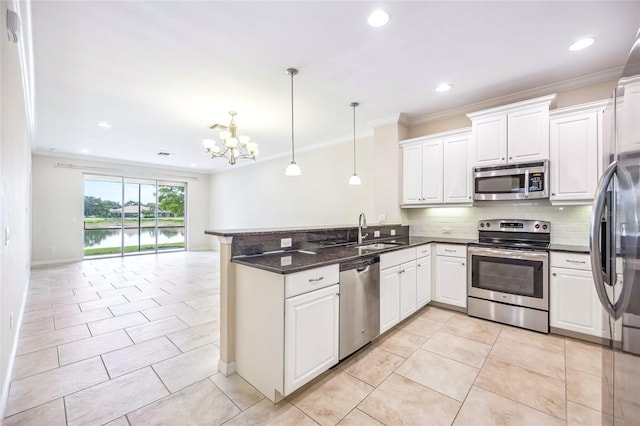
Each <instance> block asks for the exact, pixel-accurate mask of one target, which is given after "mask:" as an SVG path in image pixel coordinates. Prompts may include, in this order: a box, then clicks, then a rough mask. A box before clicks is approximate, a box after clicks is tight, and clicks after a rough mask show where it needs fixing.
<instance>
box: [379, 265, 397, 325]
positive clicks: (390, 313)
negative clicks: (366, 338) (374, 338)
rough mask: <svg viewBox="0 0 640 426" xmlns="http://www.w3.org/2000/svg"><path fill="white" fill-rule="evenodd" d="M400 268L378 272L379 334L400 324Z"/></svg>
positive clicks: (395, 267)
mask: <svg viewBox="0 0 640 426" xmlns="http://www.w3.org/2000/svg"><path fill="white" fill-rule="evenodd" d="M399 271H400V267H399V266H394V267H393V268H387V269H383V270H381V271H380V334H382V333H384V332H385V331H387V330H389V329H390V328H391V327H393V326H394V325H396V324H397V323H399V322H400V273H399Z"/></svg>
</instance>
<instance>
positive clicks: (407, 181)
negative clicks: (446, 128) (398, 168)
mask: <svg viewBox="0 0 640 426" xmlns="http://www.w3.org/2000/svg"><path fill="white" fill-rule="evenodd" d="M402 173H403V177H404V179H402V203H403V204H420V203H421V202H422V145H420V144H418V145H411V146H406V147H404V148H403V149H402Z"/></svg>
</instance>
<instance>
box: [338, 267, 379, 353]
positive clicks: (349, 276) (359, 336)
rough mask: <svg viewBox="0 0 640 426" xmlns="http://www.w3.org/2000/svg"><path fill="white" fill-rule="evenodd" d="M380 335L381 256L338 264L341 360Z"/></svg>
mask: <svg viewBox="0 0 640 426" xmlns="http://www.w3.org/2000/svg"><path fill="white" fill-rule="evenodd" d="M379 334H380V256H377V255H376V256H367V257H363V258H358V259H356V260H352V261H349V262H344V263H341V264H340V347H339V352H340V359H343V358H346V357H347V356H349V355H351V354H352V353H354V352H355V351H357V350H358V349H360V348H361V347H363V346H364V345H366V344H367V343H369V342H370V341H371V340H373V339H374V338H376V337H377V336H378V335H379Z"/></svg>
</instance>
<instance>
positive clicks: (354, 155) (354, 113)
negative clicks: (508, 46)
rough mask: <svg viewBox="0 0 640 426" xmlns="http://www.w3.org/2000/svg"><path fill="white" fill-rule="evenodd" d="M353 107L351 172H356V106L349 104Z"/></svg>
mask: <svg viewBox="0 0 640 426" xmlns="http://www.w3.org/2000/svg"><path fill="white" fill-rule="evenodd" d="M351 106H352V107H353V174H354V175H355V174H356V106H357V105H354V104H351Z"/></svg>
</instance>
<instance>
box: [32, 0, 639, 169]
mask: <svg viewBox="0 0 640 426" xmlns="http://www.w3.org/2000/svg"><path fill="white" fill-rule="evenodd" d="M379 7H381V8H383V9H385V10H386V11H387V12H389V13H390V15H391V20H390V22H389V24H387V25H386V26H385V27H382V28H372V27H369V26H368V25H367V22H366V19H367V16H368V14H369V13H370V12H371V11H373V10H375V9H376V8H379ZM31 9H32V25H33V50H34V68H35V94H36V135H35V141H34V152H40V153H52V152H55V153H56V154H60V155H71V156H86V157H87V158H108V159H112V160H128V161H136V162H142V163H149V164H154V165H162V166H166V167H177V168H185V169H192V170H198V171H207V172H209V171H215V170H220V169H224V168H228V167H231V166H229V165H228V163H226V162H225V161H223V160H221V159H216V160H211V159H209V158H208V156H207V155H206V153H205V152H204V150H203V148H202V143H201V141H202V139H203V138H211V137H212V136H213V135H214V133H213V131H211V130H209V129H208V128H209V126H210V125H212V124H214V123H216V122H218V123H225V124H226V123H228V121H229V116H228V114H227V113H228V111H229V110H235V111H237V112H238V116H237V118H236V122H237V125H238V129H239V133H242V134H248V135H250V136H251V137H252V138H253V141H254V142H257V143H258V144H259V145H260V157H259V159H258V161H260V159H265V158H269V157H274V156H279V155H281V156H287V155H288V154H289V153H290V145H291V133H290V132H291V111H290V77H289V76H288V75H287V74H286V71H285V70H286V69H287V68H289V67H296V68H298V69H299V70H300V74H298V76H296V77H295V79H294V90H295V134H296V147H297V149H304V148H305V147H309V146H312V145H316V144H321V143H326V142H330V141H336V140H349V139H350V138H352V132H353V127H352V126H353V122H352V110H351V108H350V106H349V104H350V103H351V102H352V101H359V102H360V104H361V106H360V107H358V109H357V125H356V127H357V133H358V134H359V135H361V134H367V132H370V131H371V129H369V128H368V127H367V122H369V121H372V120H376V119H380V118H383V117H387V116H389V115H392V114H396V113H405V114H407V115H408V117H409V118H410V119H414V120H415V119H418V120H419V119H420V118H422V117H424V116H425V115H429V114H434V113H437V112H440V111H444V110H448V109H452V108H457V107H460V106H463V105H466V104H470V103H474V102H479V101H483V100H487V99H491V98H496V97H500V96H505V95H508V94H511V93H514V92H519V91H524V90H530V89H533V88H537V87H540V86H545V85H549V84H553V83H557V82H559V81H564V80H569V79H574V78H577V77H581V76H585V75H589V74H593V73H599V72H602V71H606V70H611V69H612V68H616V67H620V66H621V65H623V64H624V61H625V59H626V56H627V53H628V51H629V49H630V47H631V44H632V43H633V40H634V37H635V34H636V31H637V29H638V26H639V25H640V2H628V1H625V2H613V1H599V2H592V1H588V2H575V1H570V2H569V1H567V2H564V1H544V2H533V1H527V2H520V1H517V2H516V1H509V2H507V1H502V2H485V1H472V2H457V1H442V2H432V1H423V2H416V1H412V2H401V1H376V2H368V1H356V2H343V1H339V2H333V1H299V2H283V1H278V2H275V1H257V2H245V1H228V2H218V1H198V2H191V1H117V2H116V1H68V2H61V1H33V2H32V4H31ZM584 36H593V37H595V38H596V39H597V41H596V43H595V44H594V45H593V46H592V47H590V48H589V49H586V50H583V51H580V52H570V51H569V50H567V47H568V45H569V44H571V43H572V42H573V41H575V40H576V39H578V38H581V37H584ZM605 74H606V73H605ZM443 81H448V82H451V83H452V84H453V89H452V90H451V91H449V92H447V93H436V92H435V91H434V89H435V87H436V85H437V84H439V83H441V82H443ZM101 121H106V122H108V123H109V124H111V126H112V127H111V128H110V129H104V128H100V127H98V126H97V124H98V123H99V122H101ZM52 150H55V151H52ZM83 150H88V151H89V153H86V152H83ZM158 151H168V152H170V153H172V154H174V156H172V157H169V158H166V157H159V156H158V155H157V152H158ZM282 161H283V169H284V166H285V165H286V163H287V162H288V160H287V159H285V158H283V160H282ZM194 165H195V166H194Z"/></svg>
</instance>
